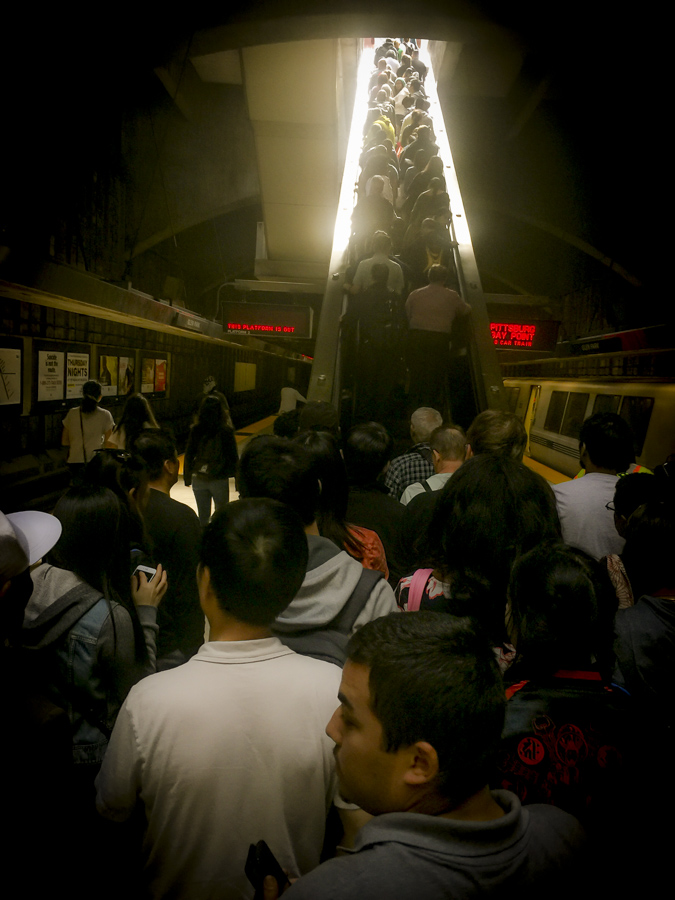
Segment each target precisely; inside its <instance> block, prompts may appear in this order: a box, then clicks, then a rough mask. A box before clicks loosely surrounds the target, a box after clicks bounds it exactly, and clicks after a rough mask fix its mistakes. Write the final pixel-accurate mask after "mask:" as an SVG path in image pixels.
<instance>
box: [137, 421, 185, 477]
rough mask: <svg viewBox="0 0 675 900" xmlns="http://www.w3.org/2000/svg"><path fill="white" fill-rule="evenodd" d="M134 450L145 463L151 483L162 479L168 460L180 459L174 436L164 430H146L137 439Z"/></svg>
mask: <svg viewBox="0 0 675 900" xmlns="http://www.w3.org/2000/svg"><path fill="white" fill-rule="evenodd" d="M134 450H135V452H136V454H137V455H138V456H140V458H141V459H142V460H143V462H144V463H145V466H146V468H147V470H148V477H149V479H150V481H157V480H158V479H159V478H161V476H162V472H163V470H164V463H165V462H166V460H167V459H177V458H178V451H177V450H176V443H175V441H174V439H173V437H172V435H170V434H169V432H168V431H164V430H163V429H162V428H144V429H143V431H142V432H141V434H139V436H138V438H137V439H136V443H135V445H134Z"/></svg>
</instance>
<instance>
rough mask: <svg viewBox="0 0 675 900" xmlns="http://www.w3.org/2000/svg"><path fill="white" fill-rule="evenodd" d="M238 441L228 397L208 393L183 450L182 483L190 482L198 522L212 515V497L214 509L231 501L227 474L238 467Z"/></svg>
mask: <svg viewBox="0 0 675 900" xmlns="http://www.w3.org/2000/svg"><path fill="white" fill-rule="evenodd" d="M238 458H239V457H238V454H237V443H236V441H235V438H234V425H233V424H232V419H231V417H230V410H229V408H228V406H227V401H226V400H225V399H224V397H222V395H216V396H210V395H207V396H206V397H204V400H203V401H202V405H201V406H200V408H199V415H198V417H197V421H196V423H195V424H194V425H193V426H192V427H191V429H190V436H189V438H188V442H187V449H186V450H185V473H184V476H185V484H186V486H187V487H190V485H192V490H193V491H194V495H195V500H196V502H197V510H198V512H199V523H200V525H202V526H204V525H207V524H208V521H209V519H210V518H211V499H212V498H213V501H214V503H215V506H216V510H219V509H221V508H222V507H223V506H225V504H226V503H229V501H230V476H231V475H234V473H235V470H236V468H237V460H238Z"/></svg>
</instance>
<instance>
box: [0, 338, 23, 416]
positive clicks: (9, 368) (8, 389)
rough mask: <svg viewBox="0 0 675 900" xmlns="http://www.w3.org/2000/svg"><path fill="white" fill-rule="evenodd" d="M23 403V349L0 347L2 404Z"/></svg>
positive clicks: (0, 400)
mask: <svg viewBox="0 0 675 900" xmlns="http://www.w3.org/2000/svg"><path fill="white" fill-rule="evenodd" d="M14 403H16V404H18V403H21V350H18V349H12V348H10V347H0V406H9V405H11V404H14Z"/></svg>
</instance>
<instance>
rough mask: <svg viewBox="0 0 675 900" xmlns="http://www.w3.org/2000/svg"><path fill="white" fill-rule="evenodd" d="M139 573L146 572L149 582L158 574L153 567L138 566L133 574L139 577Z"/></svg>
mask: <svg viewBox="0 0 675 900" xmlns="http://www.w3.org/2000/svg"><path fill="white" fill-rule="evenodd" d="M139 572H145V574H146V577H147V579H148V581H149V582H150V581H152V579H153V578H154V577H155V575H156V574H157V569H153V568H152V566H136V568H135V569H134V573H133V574H134V575H138V573H139ZM139 580H140V579H139Z"/></svg>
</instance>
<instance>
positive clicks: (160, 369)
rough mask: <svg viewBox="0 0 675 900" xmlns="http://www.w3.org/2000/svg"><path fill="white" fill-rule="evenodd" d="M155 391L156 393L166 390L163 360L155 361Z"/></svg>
mask: <svg viewBox="0 0 675 900" xmlns="http://www.w3.org/2000/svg"><path fill="white" fill-rule="evenodd" d="M155 390H156V391H165V390H166V360H165V359H156V360H155Z"/></svg>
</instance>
